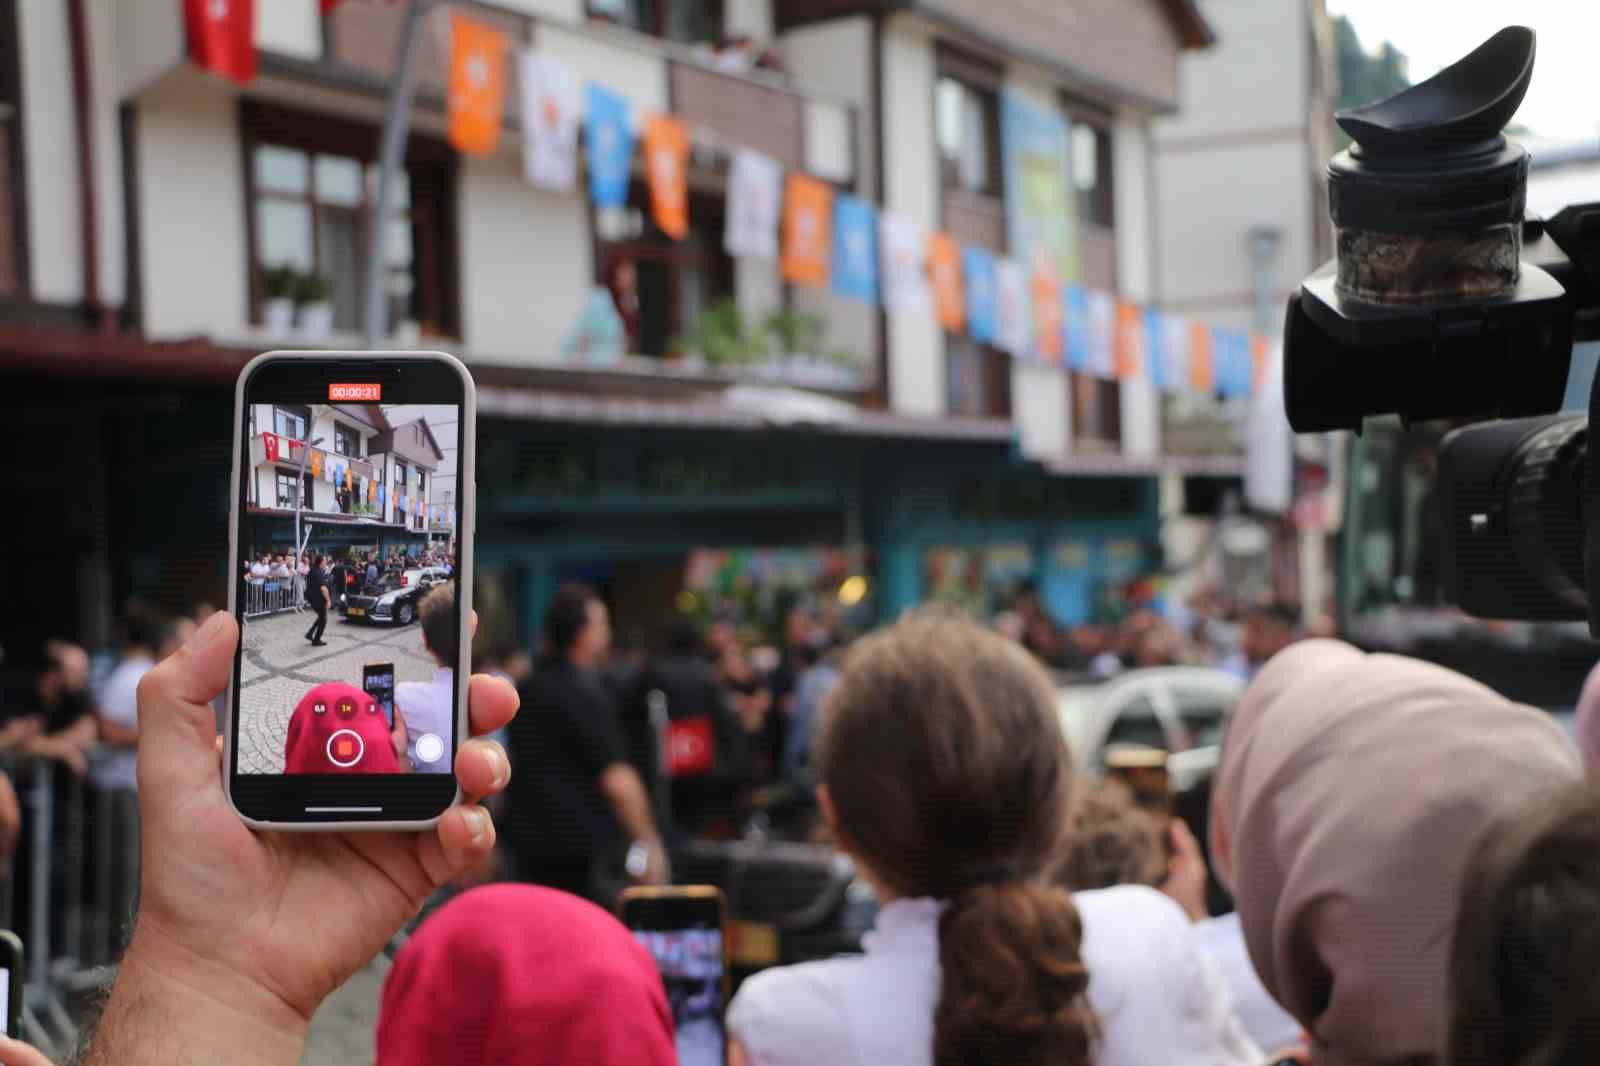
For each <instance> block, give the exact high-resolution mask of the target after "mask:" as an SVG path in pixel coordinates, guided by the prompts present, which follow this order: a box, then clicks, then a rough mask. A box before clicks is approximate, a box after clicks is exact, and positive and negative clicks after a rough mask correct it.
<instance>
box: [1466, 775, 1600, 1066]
mask: <svg viewBox="0 0 1600 1066" xmlns="http://www.w3.org/2000/svg"><path fill="white" fill-rule="evenodd" d="M1597 975H1600V785H1597V784H1596V783H1595V782H1594V781H1593V780H1591V781H1590V782H1588V783H1587V784H1582V785H1573V786H1570V787H1569V788H1568V789H1566V790H1565V791H1563V792H1562V793H1561V794H1560V795H1559V796H1558V797H1556V798H1555V799H1554V801H1553V802H1552V801H1551V800H1549V799H1543V798H1541V799H1539V800H1536V801H1535V802H1534V803H1533V804H1532V805H1530V806H1529V808H1528V809H1527V810H1525V811H1523V812H1522V813H1521V814H1520V815H1519V816H1518V817H1516V818H1510V819H1506V820H1505V821H1503V822H1502V823H1500V824H1499V825H1498V826H1496V827H1495V828H1494V829H1492V830H1491V831H1490V832H1489V833H1488V835H1486V836H1485V837H1484V839H1483V840H1482V841H1481V842H1480V843H1479V845H1478V849H1477V851H1476V853H1474V855H1473V857H1472V860H1471V862H1469V863H1468V865H1467V873H1466V878H1465V881H1464V883H1463V890H1462V893H1461V910H1460V913H1459V914H1458V915H1457V918H1456V930H1455V940H1454V942H1453V944H1452V945H1451V949H1450V986H1449V988H1450V991H1449V1006H1448V1008H1447V1028H1446V1054H1445V1063H1446V1064H1447V1066H1556V1064H1561V1063H1580V1062H1596V1061H1600V977H1597Z"/></svg>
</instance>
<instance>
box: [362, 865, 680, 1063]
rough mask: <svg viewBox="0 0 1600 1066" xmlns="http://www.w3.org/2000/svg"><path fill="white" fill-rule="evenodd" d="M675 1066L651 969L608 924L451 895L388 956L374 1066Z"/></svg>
mask: <svg viewBox="0 0 1600 1066" xmlns="http://www.w3.org/2000/svg"><path fill="white" fill-rule="evenodd" d="M529 1061H538V1062H546V1063H552V1064H568V1063H571V1064H577V1063H584V1064H586V1066H677V1061H678V1059H677V1052H676V1050H675V1049H674V1047H673V1027H672V1012H671V1010H670V1009H669V1008H668V1005H667V997H666V992H665V990H664V989H663V987H662V983H661V977H660V975H659V974H658V973H657V972H656V966H655V962H654V961H653V960H652V959H651V958H650V956H649V954H648V953H647V952H646V951H645V950H644V948H642V947H641V946H640V945H639V943H638V942H637V941H636V940H634V938H633V935H632V934H631V933H630V932H628V930H627V929H626V928H624V927H623V925H622V924H621V923H620V922H618V921H617V920H616V919H615V918H613V917H612V916H611V915H610V914H608V913H606V912H605V911H603V910H601V909H600V908H599V907H597V906H595V905H594V904H593V903H590V902H589V901H588V900H583V899H579V898H577V897H575V896H571V895H568V894H567V893H564V892H556V891H552V890H550V889H548V888H539V887H536V886H533V885H516V884H500V885H485V886H483V887H481V888H474V889H472V890H470V891H468V892H465V893H463V894H462V895H460V896H457V897H456V898H455V899H453V900H451V901H450V902H449V903H447V904H445V905H444V906H443V907H442V908H440V909H439V910H438V911H437V912H436V913H434V914H433V915H432V916H430V917H429V918H428V920H427V921H426V922H424V923H423V924H422V925H421V927H420V928H419V929H418V930H417V932H416V934H415V935H414V936H412V937H411V939H410V940H409V941H407V942H406V946H405V947H404V948H402V949H401V951H400V953H399V954H398V955H397V956H396V957H395V960H394V969H392V970H391V971H390V972H389V976H388V977H387V978H386V979H385V981H384V984H383V1001H382V1005H381V1008H380V1011H379V1015H378V1038H377V1066H435V1064H436V1063H443V1062H449V1063H456V1064H459V1066H510V1064H514V1063H519V1062H529Z"/></svg>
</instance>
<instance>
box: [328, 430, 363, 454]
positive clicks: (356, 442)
mask: <svg viewBox="0 0 1600 1066" xmlns="http://www.w3.org/2000/svg"><path fill="white" fill-rule="evenodd" d="M346 448H349V449H351V450H349V451H347V450H346ZM333 452H334V454H335V455H342V456H344V457H345V458H347V459H359V458H361V434H360V433H359V432H357V431H356V430H354V429H351V428H350V427H349V426H347V425H345V424H344V423H343V422H334V424H333Z"/></svg>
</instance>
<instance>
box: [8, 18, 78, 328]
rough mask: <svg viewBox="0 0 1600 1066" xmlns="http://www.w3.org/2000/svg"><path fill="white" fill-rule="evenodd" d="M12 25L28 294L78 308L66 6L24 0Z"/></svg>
mask: <svg viewBox="0 0 1600 1066" xmlns="http://www.w3.org/2000/svg"><path fill="white" fill-rule="evenodd" d="M17 21H18V22H19V23H20V26H19V28H18V35H19V38H20V43H21V46H22V47H21V48H20V49H18V52H19V56H20V59H21V65H22V114H23V124H24V128H25V129H26V130H27V146H26V159H25V162H26V171H27V174H26V177H27V190H28V250H29V255H30V265H31V267H32V279H33V297H34V299H36V300H40V301H43V302H46V303H77V302H78V301H79V300H81V299H82V298H83V261H82V245H81V243H80V240H81V237H82V233H83V230H82V214H81V212H80V211H79V210H78V142H77V137H76V136H75V134H74V131H75V129H76V119H75V118H74V115H73V103H72V63H71V42H70V38H69V35H68V33H67V9H66V5H65V4H63V3H62V2H61V0H22V2H21V3H20V4H18V5H17Z"/></svg>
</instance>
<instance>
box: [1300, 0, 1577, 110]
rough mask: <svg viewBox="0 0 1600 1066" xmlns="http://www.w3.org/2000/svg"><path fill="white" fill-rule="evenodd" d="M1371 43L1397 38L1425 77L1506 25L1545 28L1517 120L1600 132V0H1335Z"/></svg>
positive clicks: (1334, 11)
mask: <svg viewBox="0 0 1600 1066" xmlns="http://www.w3.org/2000/svg"><path fill="white" fill-rule="evenodd" d="M1327 5H1328V14H1329V15H1344V16H1346V17H1348V18H1349V19H1350V21H1351V23H1353V24H1354V25H1355V29H1356V34H1357V35H1358V36H1359V37H1360V38H1361V43H1362V45H1363V46H1365V47H1366V48H1368V49H1371V48H1373V47H1375V46H1376V45H1377V44H1378V43H1379V42H1380V41H1383V40H1389V41H1391V42H1393V43H1394V46H1395V47H1396V48H1398V49H1400V51H1402V52H1404V53H1405V54H1406V55H1407V56H1408V57H1409V58H1410V60H1411V67H1410V70H1411V78H1412V80H1413V81H1422V80H1423V79H1424V78H1426V77H1428V76H1429V75H1431V74H1434V73H1435V72H1437V71H1438V70H1440V69H1441V68H1443V67H1447V66H1449V65H1450V64H1451V63H1453V62H1455V60H1457V59H1459V58H1461V57H1462V56H1464V55H1466V54H1467V53H1468V52H1470V51H1472V50H1473V49H1474V48H1476V47H1477V46H1478V45H1479V44H1481V43H1482V42H1483V41H1484V40H1485V39H1487V38H1488V37H1489V36H1490V35H1491V34H1493V33H1494V32H1495V31H1496V30H1498V29H1500V28H1501V27H1503V26H1509V25H1522V26H1531V27H1533V30H1534V32H1535V33H1537V34H1538V53H1537V56H1536V58H1535V60H1534V66H1533V84H1532V85H1531V86H1530V87H1529V89H1528V95H1527V97H1526V99H1524V100H1523V102H1522V110H1520V111H1519V112H1518V113H1517V117H1516V120H1515V121H1517V122H1520V123H1522V124H1523V125H1525V126H1527V127H1528V128H1530V129H1531V130H1533V132H1534V133H1535V134H1537V135H1539V136H1540V137H1551V138H1558V139H1569V138H1570V139H1579V138H1583V137H1595V136H1600V0H1517V2H1516V3H1511V2H1509V0H1327Z"/></svg>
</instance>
